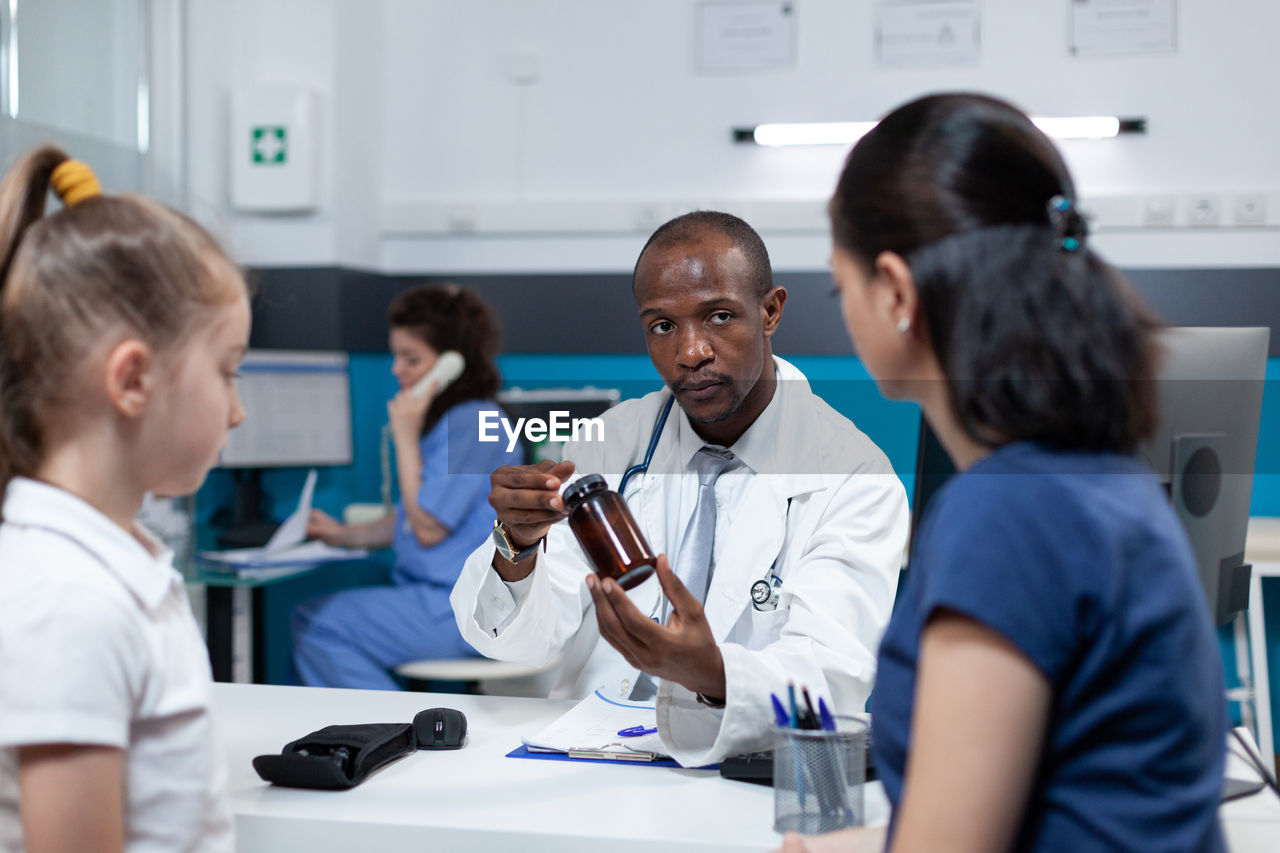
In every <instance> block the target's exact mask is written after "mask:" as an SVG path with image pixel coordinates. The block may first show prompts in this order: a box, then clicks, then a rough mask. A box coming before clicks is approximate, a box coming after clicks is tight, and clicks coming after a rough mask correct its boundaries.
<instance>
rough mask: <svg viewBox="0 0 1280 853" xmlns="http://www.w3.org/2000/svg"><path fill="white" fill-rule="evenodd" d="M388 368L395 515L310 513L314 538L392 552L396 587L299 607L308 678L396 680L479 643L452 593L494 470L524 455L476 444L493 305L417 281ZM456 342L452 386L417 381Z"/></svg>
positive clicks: (297, 637)
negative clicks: (347, 519) (467, 633)
mask: <svg viewBox="0 0 1280 853" xmlns="http://www.w3.org/2000/svg"><path fill="white" fill-rule="evenodd" d="M387 321H388V325H389V326H390V329H391V331H390V349H391V355H392V364H391V372H392V373H393V374H394V375H395V378H396V381H397V382H398V383H399V385H400V392H399V393H398V394H396V396H395V397H394V398H393V399H392V400H391V401H390V402H389V403H387V420H388V424H389V427H390V432H391V439H392V442H393V445H394V447H395V459H396V476H397V478H398V482H399V486H400V502H399V504H398V505H397V506H396V511H395V513H394V515H392V514H388V515H387V516H385V517H383V518H381V519H378V520H377V521H371V522H367V523H364V524H342V523H340V522H338V521H336V520H335V519H333V518H331V517H329V516H328V515H326V514H325V513H323V512H320V511H318V510H317V511H314V512H313V513H312V516H311V520H310V524H309V525H308V528H307V533H308V536H310V537H311V538H313V539H319V540H321V541H323V542H326V543H328V544H330V545H340V546H344V547H348V548H382V547H386V546H388V545H391V546H392V547H393V548H394V550H395V566H394V568H393V569H392V572H391V581H392V583H391V585H390V586H379V587H367V588H362V589H352V590H346V591H343V592H339V593H335V594H333V595H329V596H325V597H323V598H317V599H313V600H311V601H307V602H304V603H303V604H301V605H300V606H299V607H298V608H297V609H296V610H295V611H294V614H293V618H292V626H291V627H292V631H293V647H294V658H293V659H294V664H295V666H296V668H297V671H298V675H299V677H300V679H301V680H302V683H303V684H307V685H310V686H316V687H354V688H367V689H385V690H395V689H399V686H400V685H399V683H398V682H397V681H396V679H395V678H394V676H393V675H392V673H391V671H392V670H393V669H394V668H395V667H396V666H398V665H399V664H402V663H405V662H407V661H411V660H423V659H426V658H453V657H462V656H466V655H474V654H476V652H475V651H474V650H473V649H472V648H471V646H470V645H469V644H468V643H467V642H466V641H465V640H463V639H462V637H461V635H460V634H459V633H458V627H457V623H456V622H455V621H454V618H453V611H452V610H451V609H450V607H449V593H450V591H451V590H452V589H453V585H454V582H455V581H456V580H457V579H458V573H459V571H461V569H462V564H463V561H464V560H465V559H466V557H467V555H468V554H470V553H471V552H472V551H473V550H475V548H476V547H477V546H478V545H479V544H480V543H481V542H482V541H484V539H485V538H486V537H488V536H489V535H490V532H491V531H492V528H493V521H494V513H493V509H492V507H490V506H489V502H488V500H487V498H488V495H489V474H490V473H491V472H492V471H493V470H494V469H495V468H497V467H499V466H501V465H519V464H522V463H523V462H524V452H523V449H522V448H521V447H520V446H519V445H517V446H516V447H515V448H514V449H513V450H512V451H511V452H507V450H506V445H507V442H506V441H505V440H503V441H497V442H481V441H479V420H480V417H481V415H482V414H483V413H486V412H495V411H499V407H498V404H497V403H495V402H494V400H493V397H494V395H495V394H496V393H497V391H498V388H499V386H500V385H501V381H502V380H501V377H500V376H499V374H498V369H497V367H496V365H495V364H494V355H495V352H496V350H497V345H498V330H497V325H496V321H495V319H494V316H493V312H492V310H491V309H490V308H489V306H488V305H486V304H485V303H484V302H483V301H482V300H481V299H480V298H479V297H477V296H476V295H475V294H473V293H471V292H470V291H468V290H465V289H463V288H459V287H457V286H456V285H444V286H421V287H415V288H413V289H411V290H408V291H405V292H404V293H403V294H401V295H400V296H399V297H397V298H396V300H395V301H394V302H393V303H392V304H391V308H390V309H389V311H388V314H387ZM449 350H453V351H455V352H458V353H460V354H461V355H462V356H463V358H464V359H465V360H466V368H465V369H464V371H463V373H462V375H461V376H460V377H458V379H457V380H456V381H454V382H453V383H451V384H449V385H448V386H447V387H445V388H443V389H441V388H434V389H432V393H427V394H425V395H423V396H421V397H417V396H415V395H414V394H412V393H410V389H412V388H413V387H414V385H416V384H417V382H418V380H419V379H421V378H422V377H424V376H425V375H426V374H427V372H428V371H430V370H431V368H432V366H433V365H434V364H435V362H436V359H437V358H438V356H439V355H440V353H443V352H446V351H449Z"/></svg>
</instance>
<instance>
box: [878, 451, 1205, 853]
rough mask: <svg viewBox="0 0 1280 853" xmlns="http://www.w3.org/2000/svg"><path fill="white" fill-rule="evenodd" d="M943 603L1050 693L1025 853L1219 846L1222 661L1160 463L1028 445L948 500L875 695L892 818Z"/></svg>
mask: <svg viewBox="0 0 1280 853" xmlns="http://www.w3.org/2000/svg"><path fill="white" fill-rule="evenodd" d="M939 608H944V609H947V610H950V611H954V612H957V613H960V614H963V615H965V616H967V617H969V618H971V619H974V620H976V621H978V622H980V623H982V624H983V625H985V626H987V627H989V628H991V629H992V630H994V631H997V632H998V633H1000V634H1001V635H1003V636H1004V637H1005V638H1007V639H1008V640H1009V641H1010V642H1012V643H1013V644H1014V645H1015V646H1016V647H1017V648H1018V649H1019V650H1021V651H1022V653H1023V654H1025V655H1026V656H1027V658H1028V659H1030V661H1031V662H1032V663H1033V664H1034V665H1035V666H1036V668H1037V669H1039V670H1040V671H1041V672H1042V673H1043V674H1044V676H1045V678H1046V679H1048V681H1049V684H1050V685H1051V687H1052V690H1053V697H1052V705H1051V708H1050V719H1049V725H1048V730H1047V733H1046V743H1045V744H1044V748H1043V755H1042V757H1041V759H1040V765H1039V768H1038V771H1037V774H1036V778H1035V783H1034V790H1033V791H1032V793H1031V796H1030V798H1029V800H1028V805H1027V812H1026V814H1025V816H1024V818H1023V823H1022V826H1021V828H1020V830H1019V832H1018V836H1017V841H1016V844H1015V847H1014V849H1016V850H1036V851H1046V850H1062V851H1072V853H1079V852H1080V851H1091V850H1099V851H1101V850H1107V851H1117V850H1119V851H1125V850H1132V851H1148V850H1186V851H1192V850H1194V851H1203V850H1207V851H1217V850H1222V849H1223V841H1222V835H1221V831H1220V828H1219V826H1218V820H1217V806H1218V797H1219V794H1220V792H1221V787H1222V772H1223V762H1224V751H1225V748H1226V747H1225V738H1226V701H1225V699H1224V696H1223V692H1224V689H1225V684H1224V677H1223V672H1222V659H1221V656H1220V652H1219V649H1218V643H1217V638H1216V634H1215V632H1214V630H1213V626H1212V624H1211V622H1210V618H1209V612H1208V607H1207V605H1206V603H1205V600H1204V595H1203V593H1202V592H1201V588H1200V582H1199V579H1198V577H1197V574H1196V569H1195V563H1194V560H1193V557H1192V554H1191V547H1190V544H1189V543H1188V542H1187V538H1186V535H1185V534H1184V532H1183V530H1182V527H1181V525H1180V524H1179V522H1178V519H1177V517H1176V516H1175V515H1174V513H1173V509H1172V507H1171V506H1170V505H1169V501H1168V498H1167V497H1166V496H1165V493H1164V490H1163V487H1162V486H1161V485H1160V483H1159V481H1158V480H1157V478H1156V477H1155V475H1154V474H1152V473H1151V471H1150V469H1148V468H1146V467H1145V466H1144V465H1143V464H1142V463H1141V462H1139V461H1138V460H1136V459H1134V458H1132V457H1127V456H1115V455H1106V454H1087V453H1065V452H1055V451H1050V450H1047V449H1045V448H1044V447H1041V446H1039V445H1035V444H1029V443H1019V444H1012V445H1008V446H1006V447H1003V448H1000V449H998V450H996V451H995V452H994V453H992V454H991V455H990V456H988V457H986V458H985V459H983V460H982V461H980V462H978V463H977V464H976V465H974V466H973V467H972V468H970V469H969V471H967V472H965V473H963V474H960V475H958V476H955V477H953V478H952V479H951V480H950V481H949V482H948V483H947V484H946V485H945V486H943V488H942V489H940V490H939V491H938V493H937V495H936V497H935V498H934V500H933V502H932V503H931V505H930V507H929V508H928V511H927V512H926V516H925V519H924V521H923V522H922V527H921V530H920V536H919V538H918V540H917V544H916V553H915V554H913V555H912V560H911V572H910V576H909V577H908V580H907V583H906V587H905V589H904V591H903V597H902V599H901V600H900V601H899V602H898V603H897V606H896V608H895V610H894V613H893V618H892V619H891V620H890V622H889V627H888V630H887V631H886V633H885V636H884V640H883V641H882V642H881V645H880V654H879V671H878V674H877V676H876V686H875V691H874V692H873V693H872V696H871V699H870V703H869V707H870V710H871V715H872V720H873V728H874V736H873V738H872V743H873V747H872V748H873V753H874V757H875V762H876V769H877V771H878V772H879V774H880V777H881V779H883V780H884V786H885V792H886V793H887V794H888V797H889V800H890V802H891V803H892V804H893V805H894V807H895V808H896V807H897V805H898V802H899V800H900V798H901V796H902V784H903V778H902V777H903V769H904V767H905V766H906V753H907V750H908V748H909V745H910V731H909V727H910V720H911V703H912V699H913V696H914V693H915V679H916V667H917V665H918V659H919V653H920V635H921V632H922V631H923V630H924V626H925V623H926V622H927V621H928V619H929V616H930V615H931V614H932V613H933V612H934V611H935V610H937V609H939ZM991 700H992V701H993V702H998V701H1000V697H999V696H993V697H991ZM956 773H959V774H963V773H964V768H956Z"/></svg>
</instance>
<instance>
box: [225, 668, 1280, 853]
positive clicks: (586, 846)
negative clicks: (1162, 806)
mask: <svg viewBox="0 0 1280 853" xmlns="http://www.w3.org/2000/svg"><path fill="white" fill-rule="evenodd" d="M214 702H215V706H216V710H217V713H218V720H219V727H220V728H221V730H222V733H223V738H224V739H225V740H226V742H227V747H228V752H229V755H230V763H231V798H232V808H233V809H234V811H235V815H236V832H237V835H238V838H237V849H238V850H240V851H242V853H243V852H244V851H271V853H277V851H281V850H307V851H312V853H323V851H341V853H350V851H353V850H361V851H382V850H423V849H432V850H449V851H451V853H468V851H486V853H487V852H488V851H497V850H519V851H521V853H544V851H545V853H600V851H601V850H608V851H610V853H639V851H662V853H694V851H718V853H739V851H740V853H765V851H768V850H772V849H773V848H774V847H776V846H777V844H778V842H779V840H780V839H779V836H778V835H777V834H776V833H775V832H774V831H773V828H772V827H773V791H772V789H770V788H764V787H760V786H757V785H748V784H746V783H742V782H730V781H727V780H724V779H721V778H720V776H719V775H718V774H717V773H716V772H714V771H707V770H679V769H674V768H667V767H646V766H643V765H640V766H637V765H619V764H610V763H607V762H601V763H598V762H569V761H535V760H528V759H517V758H507V757H505V756H506V754H507V753H508V752H510V751H511V750H512V749H514V748H515V747H516V746H518V745H519V743H520V735H521V734H522V733H526V734H527V733H532V732H536V731H538V730H539V729H541V728H542V727H543V726H545V725H546V724H547V723H549V722H551V721H552V720H553V719H555V718H556V717H557V716H559V715H560V714H562V713H564V711H565V710H567V709H568V708H569V707H570V706H571V705H572V704H573V703H572V702H562V701H551V700H547V699H518V698H511V697H499V696H459V695H446V694H431V693H389V692H375V691H363V690H324V689H320V688H303V687H274V686H268V685H250V684H218V685H215V687H214ZM436 706H448V707H452V708H457V709H459V710H461V711H462V712H463V713H465V714H466V715H467V724H468V740H467V743H466V745H465V746H464V747H463V748H462V749H460V750H456V751H443V752H432V751H421V752H418V753H417V754H414V755H410V756H408V757H406V758H403V759H401V760H399V761H397V762H395V763H394V764H392V765H391V766H389V767H387V768H386V769H384V770H382V771H381V772H379V773H377V774H375V775H373V776H371V777H370V778H369V779H367V780H366V781H365V782H364V784H362V785H360V786H358V787H356V788H354V789H352V790H350V791H341V792H334V791H301V790H293V789H289V788H275V787H272V786H270V785H267V784H266V783H265V782H263V781H262V780H261V779H259V778H258V775H257V773H255V772H254V770H253V767H252V765H251V763H250V762H251V760H252V758H253V756H255V755H259V754H262V753H268V752H270V753H276V752H279V751H280V748H281V747H283V746H284V745H285V744H286V743H288V742H289V741H291V740H294V739H296V738H298V737H301V736H302V735H304V734H306V733H307V732H310V731H313V730H315V729H318V728H321V727H323V726H326V725H332V724H338V723H376V722H401V721H403V722H409V721H410V720H412V719H413V715H414V714H416V713H417V712H418V711H420V710H422V709H423V708H431V707H436ZM1231 766H1233V767H1234V765H1231ZM1233 775H1235V776H1238V777H1241V778H1254V777H1253V775H1252V774H1251V773H1248V772H1244V771H1236V772H1234V773H1233ZM867 814H868V820H869V822H871V823H876V822H879V823H883V822H884V821H885V820H886V819H887V817H888V815H887V807H886V804H885V802H884V795H883V792H882V790H881V789H880V786H879V785H878V784H875V783H873V784H871V785H869V786H868V803H867ZM1222 815H1223V819H1224V825H1225V827H1226V830H1227V838H1228V841H1229V842H1230V849H1231V850H1233V851H1237V853H1241V851H1243V853H1250V851H1259V853H1261V851H1274V850H1275V848H1276V840H1277V839H1278V838H1280V800H1277V799H1276V798H1275V797H1274V796H1272V795H1271V794H1269V793H1262V794H1255V795H1254V796H1252V797H1249V798H1247V799H1244V800H1239V801H1237V802H1234V803H1229V804H1227V805H1226V806H1224V807H1223V809H1222Z"/></svg>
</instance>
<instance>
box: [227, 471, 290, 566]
mask: <svg viewBox="0 0 1280 853" xmlns="http://www.w3.org/2000/svg"><path fill="white" fill-rule="evenodd" d="M231 476H232V477H233V478H234V479H235V483H236V493H235V498H234V499H233V502H232V505H231V508H230V513H229V515H230V516H231V523H230V524H229V525H228V526H227V528H226V529H225V530H223V531H221V532H220V533H219V534H218V546H219V547H220V548H261V547H262V546H263V545H266V544H267V542H268V541H269V540H270V539H271V537H272V535H273V534H274V533H275V532H276V529H277V528H279V527H280V524H279V522H275V521H271V520H270V519H268V518H267V517H266V515H265V513H264V512H263V507H264V506H265V505H266V502H267V501H266V492H265V491H263V488H262V469H260V468H233V469H231Z"/></svg>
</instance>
